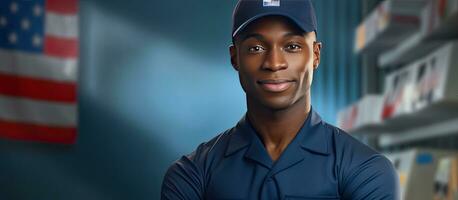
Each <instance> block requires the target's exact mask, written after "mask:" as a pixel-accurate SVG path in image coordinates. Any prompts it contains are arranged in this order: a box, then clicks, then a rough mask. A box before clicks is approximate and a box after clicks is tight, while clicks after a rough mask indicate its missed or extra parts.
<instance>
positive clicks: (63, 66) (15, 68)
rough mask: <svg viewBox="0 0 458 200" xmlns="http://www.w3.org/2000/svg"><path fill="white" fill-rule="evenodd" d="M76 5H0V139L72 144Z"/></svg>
mask: <svg viewBox="0 0 458 200" xmlns="http://www.w3.org/2000/svg"><path fill="white" fill-rule="evenodd" d="M77 12H78V2H77V0H0V137H2V138H9V139H18V140H31V141H41V142H51V143H63V144H73V143H75V141H76V134H77V95H76V88H77V87H76V81H77V74H78V72H77V71H78V13H77Z"/></svg>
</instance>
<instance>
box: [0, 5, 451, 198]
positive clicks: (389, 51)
mask: <svg viewBox="0 0 458 200" xmlns="http://www.w3.org/2000/svg"><path fill="white" fill-rule="evenodd" d="M235 4H236V0H217V1H216V0H200V1H186V0H171V1H147V0H131V1H119V0H79V1H78V0H36V1H31V0H0V199H159V194H160V186H161V181H162V178H163V175H164V173H165V171H166V169H167V167H168V166H169V165H170V164H171V163H172V162H173V161H175V160H177V159H178V158H179V157H180V156H181V155H184V154H188V153H190V152H191V151H193V150H194V149H195V148H196V147H197V145H199V144H200V143H202V142H204V141H207V140H209V139H211V138H213V137H214V136H216V135H217V134H219V133H220V132H222V131H224V130H226V129H228V128H230V127H232V126H234V125H235V124H236V123H237V121H238V120H239V119H240V118H241V117H242V116H243V114H244V113H245V111H246V105H245V99H244V93H243V91H242V89H241V87H240V85H239V81H238V77H237V73H236V72H235V71H234V70H233V69H232V66H231V65H230V61H229V50H228V46H229V45H230V43H231V34H230V33H231V14H232V10H233V8H234V6H235ZM314 6H315V8H316V12H317V18H318V25H319V28H318V39H319V40H320V41H321V42H322V43H323V47H324V48H323V50H322V61H321V64H320V67H319V69H318V70H317V71H316V73H315V77H314V82H313V87H312V106H313V107H314V109H315V110H316V111H317V112H318V113H319V114H320V115H321V116H322V117H323V119H324V120H325V121H327V122H329V123H331V124H334V125H336V126H339V127H341V128H343V129H344V130H347V131H348V132H349V133H350V134H352V135H353V136H354V137H356V138H358V139H359V140H361V141H363V142H364V143H366V144H368V145H370V146H371V147H373V148H374V149H377V150H378V151H380V152H382V153H384V154H385V155H386V156H387V157H388V158H389V159H390V160H391V161H392V162H393V163H394V164H395V167H396V168H397V170H398V173H399V177H400V182H401V188H402V195H403V199H409V200H410V199H411V200H418V199H447V200H449V199H458V192H457V191H458V181H457V180H458V160H457V153H456V151H457V150H458V134H457V133H458V80H457V77H458V66H457V65H458V42H457V41H456V38H458V23H457V21H458V14H457V13H458V1H457V0H314Z"/></svg>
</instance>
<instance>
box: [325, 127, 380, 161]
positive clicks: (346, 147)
mask: <svg viewBox="0 0 458 200" xmlns="http://www.w3.org/2000/svg"><path fill="white" fill-rule="evenodd" d="M323 123H324V127H325V129H326V130H327V131H326V132H327V133H328V134H329V135H330V137H331V142H332V146H333V147H334V151H335V152H336V153H344V152H351V153H354V154H356V155H358V156H366V157H367V156H371V155H374V154H379V152H377V151H376V150H374V149H373V148H372V147H370V146H368V145H366V144H364V143H363V142H361V141H359V140H358V139H356V138H355V137H353V136H352V135H350V134H349V133H348V132H346V131H344V130H342V129H340V128H338V127H336V126H333V125H331V124H329V123H326V122H323Z"/></svg>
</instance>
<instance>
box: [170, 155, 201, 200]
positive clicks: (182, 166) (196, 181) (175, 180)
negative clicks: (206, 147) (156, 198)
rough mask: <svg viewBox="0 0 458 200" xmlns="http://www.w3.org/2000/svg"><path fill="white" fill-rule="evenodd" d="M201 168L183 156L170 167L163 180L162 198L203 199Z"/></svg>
mask: <svg viewBox="0 0 458 200" xmlns="http://www.w3.org/2000/svg"><path fill="white" fill-rule="evenodd" d="M202 177H203V176H202V173H201V171H200V169H199V168H198V167H197V166H196V165H195V164H194V162H193V161H192V160H190V159H189V158H188V157H186V156H183V157H181V159H179V160H177V161H176V162H175V163H173V165H172V166H170V167H169V169H168V170H167V173H166V174H165V177H164V180H163V182H162V189H161V199H162V200H178V199H180V200H198V199H203V194H202V191H203V188H204V187H203V184H202V183H203V178H202Z"/></svg>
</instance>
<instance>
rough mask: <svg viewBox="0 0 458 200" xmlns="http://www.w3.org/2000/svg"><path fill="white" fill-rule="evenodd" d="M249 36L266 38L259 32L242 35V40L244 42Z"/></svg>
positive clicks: (259, 38)
mask: <svg viewBox="0 0 458 200" xmlns="http://www.w3.org/2000/svg"><path fill="white" fill-rule="evenodd" d="M249 38H256V39H258V40H263V39H264V37H263V36H262V35H261V34H259V33H248V34H246V35H241V38H240V41H242V42H243V41H245V40H247V39H249Z"/></svg>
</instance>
